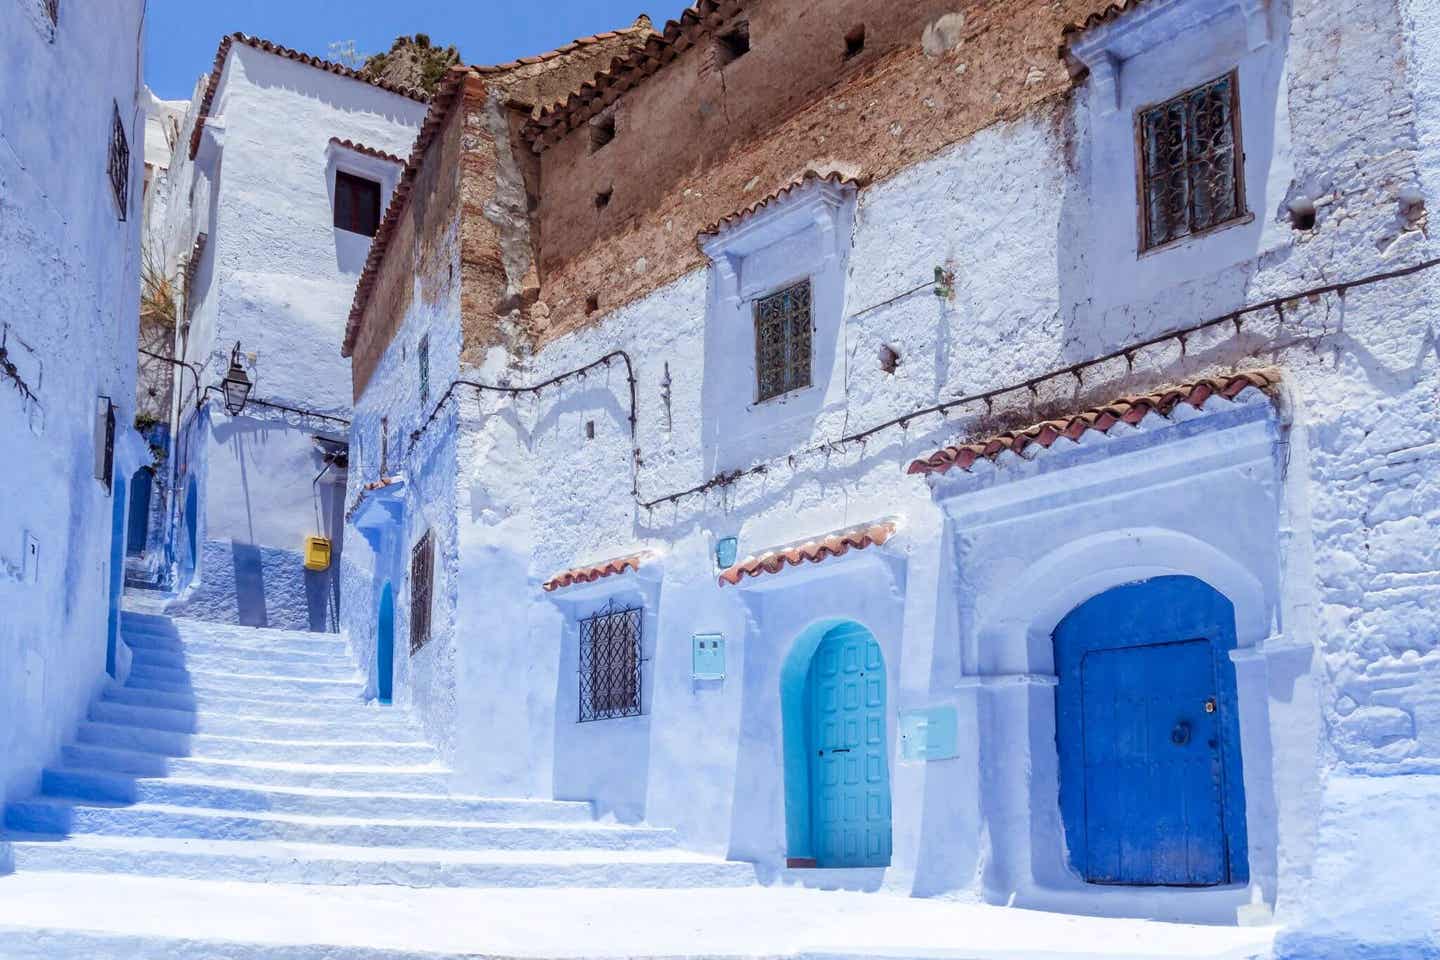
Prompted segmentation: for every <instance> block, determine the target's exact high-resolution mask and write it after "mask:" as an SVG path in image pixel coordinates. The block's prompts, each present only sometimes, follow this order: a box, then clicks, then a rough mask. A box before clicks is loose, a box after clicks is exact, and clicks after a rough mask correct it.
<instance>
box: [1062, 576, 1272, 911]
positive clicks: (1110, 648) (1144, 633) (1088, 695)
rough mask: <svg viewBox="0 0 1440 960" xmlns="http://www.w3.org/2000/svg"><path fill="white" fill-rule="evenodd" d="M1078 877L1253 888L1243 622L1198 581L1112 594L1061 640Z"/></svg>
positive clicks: (1075, 615)
mask: <svg viewBox="0 0 1440 960" xmlns="http://www.w3.org/2000/svg"><path fill="white" fill-rule="evenodd" d="M1054 642H1055V668H1056V673H1057V674H1058V675H1059V684H1058V686H1057V687H1056V692H1055V707H1056V712H1055V719H1056V723H1055V740H1056V747H1057V749H1058V750H1059V755H1060V811H1061V816H1062V819H1063V821H1064V824H1065V839H1066V845H1067V847H1068V850H1069V855H1070V864H1071V866H1072V867H1074V869H1075V870H1076V871H1077V872H1078V873H1079V874H1080V875H1081V876H1082V877H1083V878H1084V879H1085V880H1086V881H1087V882H1090V883H1106V884H1133V885H1165V886H1211V885H1217V884H1227V883H1244V882H1246V881H1247V880H1248V879H1249V864H1248V850H1247V839H1246V829H1245V792H1244V781H1243V779H1242V765H1241V757H1240V725H1239V717H1238V713H1237V708H1236V691H1235V667H1234V664H1233V663H1231V661H1230V656H1229V654H1230V651H1231V650H1233V649H1234V648H1235V610H1234V607H1233V606H1232V605H1231V603H1230V601H1229V600H1227V599H1226V598H1225V597H1224V596H1223V595H1222V594H1220V593H1219V592H1217V591H1216V590H1215V589H1213V588H1212V587H1210V586H1209V585H1208V584H1206V583H1204V582H1202V581H1200V580H1197V579H1195V578H1193V577H1178V576H1176V577H1157V578H1155V579H1152V580H1146V581H1142V582H1139V583H1130V584H1125V585H1123V586H1119V587H1115V588H1113V589H1111V590H1108V591H1106V592H1105V593H1102V594H1100V595H1098V596H1095V597H1092V598H1091V599H1089V600H1087V601H1086V602H1085V603H1083V604H1081V605H1080V606H1078V607H1076V608H1075V609H1074V610H1072V611H1071V612H1070V613H1069V614H1068V615H1067V616H1066V617H1065V619H1064V620H1062V621H1061V622H1060V625H1059V626H1058V627H1056V628H1055V634H1054Z"/></svg>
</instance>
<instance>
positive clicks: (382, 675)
mask: <svg viewBox="0 0 1440 960" xmlns="http://www.w3.org/2000/svg"><path fill="white" fill-rule="evenodd" d="M379 621H380V622H379V624H377V628H376V639H375V698H376V699H377V700H379V701H380V702H381V703H386V704H388V703H389V702H390V700H391V697H392V696H393V695H394V684H395V591H394V590H393V589H391V587H390V584H389V583H388V582H387V583H386V584H385V586H384V588H383V589H381V591H380V616H379Z"/></svg>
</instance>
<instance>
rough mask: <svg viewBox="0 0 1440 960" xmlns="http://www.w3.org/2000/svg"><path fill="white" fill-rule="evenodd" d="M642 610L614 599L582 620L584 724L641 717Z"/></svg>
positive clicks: (581, 666) (581, 692) (581, 690)
mask: <svg viewBox="0 0 1440 960" xmlns="http://www.w3.org/2000/svg"><path fill="white" fill-rule="evenodd" d="M641 613H642V611H641V609H640V608H639V607H621V606H619V605H618V604H616V603H615V602H614V601H613V600H612V601H611V602H610V603H608V604H606V605H605V607H604V608H603V609H601V610H600V611H599V612H598V613H596V614H595V615H594V616H592V617H586V618H585V619H584V620H581V621H580V722H581V723H584V722H585V721H587V720H608V719H610V718H612V717H638V716H640V617H641Z"/></svg>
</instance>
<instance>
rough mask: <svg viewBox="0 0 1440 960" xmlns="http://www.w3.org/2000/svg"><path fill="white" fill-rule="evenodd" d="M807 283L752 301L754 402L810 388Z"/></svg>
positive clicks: (804, 281) (808, 286)
mask: <svg viewBox="0 0 1440 960" xmlns="http://www.w3.org/2000/svg"><path fill="white" fill-rule="evenodd" d="M810 331H811V322H810V281H809V280H802V281H801V282H799V283H797V284H795V285H794V286H793V287H787V288H786V289H784V290H781V291H779V292H777V293H772V294H770V295H769V296H767V297H761V298H760V299H759V300H756V301H755V380H756V399H757V400H758V401H761V402H763V401H765V400H769V399H771V398H772V397H778V396H780V395H781V394H785V393H789V392H790V391H792V390H800V389H803V388H804V387H808V386H810Z"/></svg>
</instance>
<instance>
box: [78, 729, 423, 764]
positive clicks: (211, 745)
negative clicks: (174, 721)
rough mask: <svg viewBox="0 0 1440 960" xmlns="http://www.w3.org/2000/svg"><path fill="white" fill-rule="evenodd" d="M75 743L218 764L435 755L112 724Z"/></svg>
mask: <svg viewBox="0 0 1440 960" xmlns="http://www.w3.org/2000/svg"><path fill="white" fill-rule="evenodd" d="M76 740H77V741H78V742H80V743H89V744H94V745H95V746H100V747H117V748H119V749H122V750H139V751H143V752H149V753H158V754H162V755H166V756H172V757H197V758H202V759H221V760H269V761H276V760H280V761H286V762H290V763H320V764H343V763H359V764H367V765H375V766H420V765H424V764H427V763H432V762H434V761H435V759H436V757H435V751H434V749H433V748H432V747H431V746H430V745H429V744H428V743H425V742H423V741H418V740H417V741H411V742H393V743H385V742H376V741H364V740H353V739H352V740H279V739H272V740H261V739H256V738H252V737H219V736H211V735H209V734H188V733H174V732H172V731H169V730H152V729H149V728H146V727H130V726H124V725H121V724H113V723H95V722H93V721H86V722H84V723H82V724H80V725H79V728H78V729H77V730H76Z"/></svg>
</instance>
